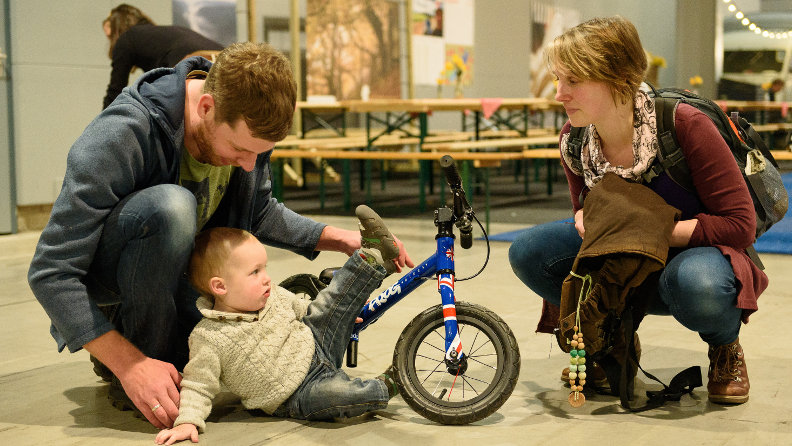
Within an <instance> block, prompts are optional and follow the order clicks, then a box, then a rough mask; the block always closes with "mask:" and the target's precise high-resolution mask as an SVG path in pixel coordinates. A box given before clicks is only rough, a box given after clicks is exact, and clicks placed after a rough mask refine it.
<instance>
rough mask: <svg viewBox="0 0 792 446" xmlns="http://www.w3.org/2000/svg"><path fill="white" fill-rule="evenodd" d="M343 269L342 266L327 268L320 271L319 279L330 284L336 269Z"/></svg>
mask: <svg viewBox="0 0 792 446" xmlns="http://www.w3.org/2000/svg"><path fill="white" fill-rule="evenodd" d="M339 269H341V268H340V267H335V268H325V269H323V270H322V272H321V273H319V281H320V282H322V283H323V284H325V285H330V281H331V280H333V275H334V274H335V272H336V271H338V270H339Z"/></svg>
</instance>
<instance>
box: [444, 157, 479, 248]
mask: <svg viewBox="0 0 792 446" xmlns="http://www.w3.org/2000/svg"><path fill="white" fill-rule="evenodd" d="M440 167H442V168H443V171H444V172H445V176H446V181H447V182H448V186H449V187H450V188H451V192H452V193H453V194H454V217H456V219H457V220H456V226H457V227H458V228H459V236H460V240H459V244H460V246H462V248H463V249H468V248H470V247H471V246H473V224H472V222H471V218H470V214H472V213H473V210H472V209H471V207H470V204H468V201H467V197H466V196H465V189H464V188H463V187H462V177H460V176H459V170H458V169H457V166H456V162H455V161H454V158H452V157H451V156H450V155H444V156H443V157H442V158H440Z"/></svg>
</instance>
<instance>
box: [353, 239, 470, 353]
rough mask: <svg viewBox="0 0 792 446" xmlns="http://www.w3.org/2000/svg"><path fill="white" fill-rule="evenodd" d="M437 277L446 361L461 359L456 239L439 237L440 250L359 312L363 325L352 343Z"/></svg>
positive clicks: (357, 330) (356, 327) (357, 328)
mask: <svg viewBox="0 0 792 446" xmlns="http://www.w3.org/2000/svg"><path fill="white" fill-rule="evenodd" d="M434 277H437V288H438V292H439V293H440V298H441V301H442V304H443V319H444V324H445V359H446V360H449V361H458V360H460V359H462V355H463V354H462V342H461V339H460V337H459V330H458V327H457V319H456V299H455V297H454V238H453V237H438V238H437V251H435V253H434V254H433V255H432V256H431V257H429V258H428V259H426V260H424V261H423V263H421V264H420V265H418V266H417V267H415V268H413V269H412V271H410V272H409V273H407V274H406V275H405V276H404V277H402V278H401V279H399V280H398V281H397V282H396V283H395V284H393V285H392V286H391V287H390V288H388V289H386V290H385V291H383V292H382V293H380V295H379V296H377V297H376V298H375V299H372V300H370V301H369V302H367V303H366V305H365V306H364V307H363V310H362V311H361V312H360V317H361V318H362V319H363V321H362V322H358V323H356V324H355V327H354V328H353V330H352V340H353V341H357V340H358V335H359V333H360V332H361V331H362V330H364V329H365V328H366V327H368V326H369V325H371V324H373V323H374V322H376V321H377V319H379V318H380V317H381V316H382V315H383V314H385V312H386V311H388V309H390V308H391V307H393V306H394V305H396V303H398V302H399V301H400V300H402V299H403V298H404V297H405V296H407V295H408V294H410V293H411V292H412V291H414V290H415V289H416V288H418V287H419V286H421V285H423V283H424V282H426V281H427V280H429V279H432V278H434Z"/></svg>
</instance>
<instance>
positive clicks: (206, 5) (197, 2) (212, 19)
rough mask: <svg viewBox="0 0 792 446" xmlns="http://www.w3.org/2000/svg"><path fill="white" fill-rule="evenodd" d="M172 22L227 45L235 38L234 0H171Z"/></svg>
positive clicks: (234, 40) (235, 39)
mask: <svg viewBox="0 0 792 446" xmlns="http://www.w3.org/2000/svg"><path fill="white" fill-rule="evenodd" d="M172 1H173V24H174V25H177V26H183V27H185V28H190V29H191V30H193V31H195V32H197V33H199V34H202V35H204V36H206V37H208V38H209V39H212V40H214V41H215V42H217V43H219V44H221V45H223V46H228V45H230V44H232V43H234V42H236V41H237V38H236V0H172Z"/></svg>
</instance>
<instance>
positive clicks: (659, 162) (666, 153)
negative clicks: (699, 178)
mask: <svg viewBox="0 0 792 446" xmlns="http://www.w3.org/2000/svg"><path fill="white" fill-rule="evenodd" d="M654 101H655V114H656V116H657V144H658V150H657V158H656V159H655V162H654V163H653V164H652V166H651V167H650V168H649V169H648V170H647V171H646V172H644V174H643V175H641V178H642V179H643V180H644V182H645V183H646V184H649V183H651V182H652V181H653V180H654V179H655V178H657V176H658V175H660V174H661V173H663V172H666V174H667V175H668V176H669V177H670V178H671V179H672V180H673V181H674V182H675V183H677V184H678V185H680V186H682V187H683V188H684V189H685V190H687V191H693V190H695V188H694V187H693V180H692V179H691V177H690V169H689V168H688V166H687V163H686V162H685V154H684V153H683V152H682V148H681V147H680V146H679V141H678V140H677V136H676V126H675V125H674V119H675V116H676V107H677V105H679V100H675V99H669V98H662V97H655V98H654Z"/></svg>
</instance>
